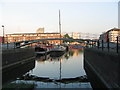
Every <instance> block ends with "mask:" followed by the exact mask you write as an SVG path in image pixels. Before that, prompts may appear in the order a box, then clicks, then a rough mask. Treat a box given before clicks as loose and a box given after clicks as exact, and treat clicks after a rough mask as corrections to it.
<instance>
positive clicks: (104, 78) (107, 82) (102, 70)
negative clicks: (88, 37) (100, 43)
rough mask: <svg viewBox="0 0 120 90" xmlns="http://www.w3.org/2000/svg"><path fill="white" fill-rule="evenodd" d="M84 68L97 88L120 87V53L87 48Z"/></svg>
mask: <svg viewBox="0 0 120 90" xmlns="http://www.w3.org/2000/svg"><path fill="white" fill-rule="evenodd" d="M84 68H85V71H86V73H87V75H88V78H89V79H90V81H91V82H92V86H93V87H95V88H109V89H110V88H120V54H117V53H112V52H103V51H100V50H98V49H92V48H91V49H85V51H84Z"/></svg>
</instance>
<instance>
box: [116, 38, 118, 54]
mask: <svg viewBox="0 0 120 90" xmlns="http://www.w3.org/2000/svg"><path fill="white" fill-rule="evenodd" d="M116 49H117V53H118V36H117V48H116Z"/></svg>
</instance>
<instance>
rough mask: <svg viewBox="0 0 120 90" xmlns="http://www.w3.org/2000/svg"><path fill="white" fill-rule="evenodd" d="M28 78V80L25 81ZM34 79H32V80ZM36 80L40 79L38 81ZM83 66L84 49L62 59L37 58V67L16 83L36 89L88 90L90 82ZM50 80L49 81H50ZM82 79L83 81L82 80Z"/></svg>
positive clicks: (68, 53)
mask: <svg viewBox="0 0 120 90" xmlns="http://www.w3.org/2000/svg"><path fill="white" fill-rule="evenodd" d="M26 76H27V78H28V79H26V80H24V79H23V78H25V77H26ZM31 77H32V79H31ZM35 78H39V80H36V79H35ZM86 78H87V76H86V73H85V70H84V66H83V49H71V50H70V51H68V52H66V53H65V54H64V55H63V56H60V57H51V56H50V55H47V56H46V57H45V56H39V55H38V56H37V57H36V59H35V66H34V68H33V69H32V70H29V71H28V72H27V73H26V74H24V75H22V79H21V78H19V77H18V78H17V80H15V81H13V82H16V83H21V82H24V83H34V84H35V85H36V86H35V89H36V88H87V89H91V88H92V87H91V85H90V82H89V81H87V80H86ZM48 79H49V80H48ZM79 79H80V80H81V79H82V81H80V80H79Z"/></svg>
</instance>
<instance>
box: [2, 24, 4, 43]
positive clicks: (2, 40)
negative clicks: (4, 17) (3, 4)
mask: <svg viewBox="0 0 120 90" xmlns="http://www.w3.org/2000/svg"><path fill="white" fill-rule="evenodd" d="M2 27H3V39H2V43H4V25H2Z"/></svg>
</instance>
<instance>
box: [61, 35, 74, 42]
mask: <svg viewBox="0 0 120 90" xmlns="http://www.w3.org/2000/svg"><path fill="white" fill-rule="evenodd" d="M63 38H67V39H73V38H72V37H70V36H69V35H68V34H65V35H64V36H63ZM63 42H72V41H68V40H63Z"/></svg>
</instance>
